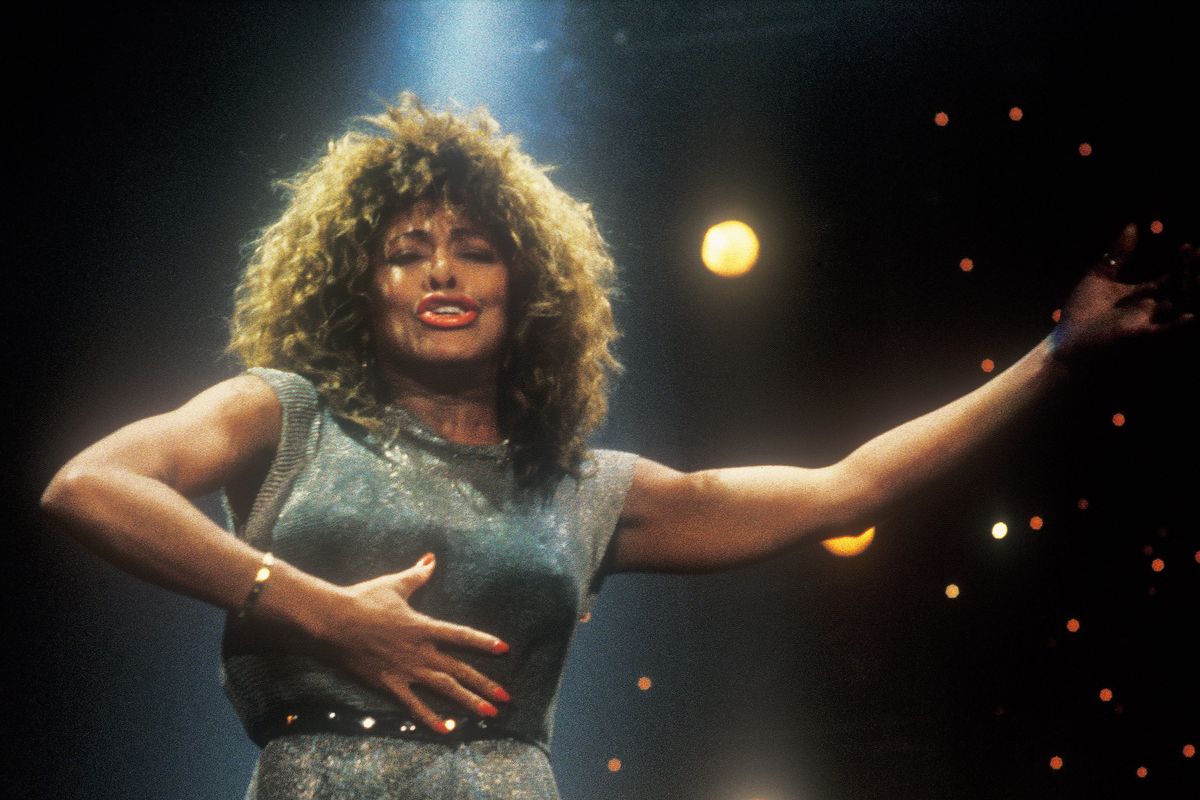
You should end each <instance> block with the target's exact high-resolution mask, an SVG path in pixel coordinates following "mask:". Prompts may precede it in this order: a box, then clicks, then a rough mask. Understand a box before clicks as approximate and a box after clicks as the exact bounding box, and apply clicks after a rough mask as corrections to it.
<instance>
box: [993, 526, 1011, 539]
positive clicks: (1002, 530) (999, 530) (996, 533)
mask: <svg viewBox="0 0 1200 800" xmlns="http://www.w3.org/2000/svg"><path fill="white" fill-rule="evenodd" d="M1005 536H1008V525H1006V524H1005V523H1003V522H997V523H996V524H995V525H993V526H992V538H993V539H1003V538H1004V537H1005Z"/></svg>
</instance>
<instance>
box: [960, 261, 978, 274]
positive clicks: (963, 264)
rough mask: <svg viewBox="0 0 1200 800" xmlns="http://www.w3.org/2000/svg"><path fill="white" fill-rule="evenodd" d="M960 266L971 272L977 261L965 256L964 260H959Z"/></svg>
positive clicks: (964, 270) (963, 269)
mask: <svg viewBox="0 0 1200 800" xmlns="http://www.w3.org/2000/svg"><path fill="white" fill-rule="evenodd" d="M958 268H959V269H961V270H962V271H963V272H970V271H971V270H973V269H975V261H974V260H973V259H970V258H964V259H963V260H962V261H959V262H958Z"/></svg>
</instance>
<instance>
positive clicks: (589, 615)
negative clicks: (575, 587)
mask: <svg viewBox="0 0 1200 800" xmlns="http://www.w3.org/2000/svg"><path fill="white" fill-rule="evenodd" d="M591 618H592V612H590V611H585V612H583V616H582V617H580V618H579V621H580V622H587V621H588V620H590V619H591Z"/></svg>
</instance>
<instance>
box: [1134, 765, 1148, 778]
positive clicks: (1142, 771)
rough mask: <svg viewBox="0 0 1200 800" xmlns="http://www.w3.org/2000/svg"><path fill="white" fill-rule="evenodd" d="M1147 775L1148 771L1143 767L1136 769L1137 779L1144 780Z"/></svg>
mask: <svg viewBox="0 0 1200 800" xmlns="http://www.w3.org/2000/svg"><path fill="white" fill-rule="evenodd" d="M1149 774H1150V770H1148V769H1146V768H1145V767H1138V768H1137V776H1138V777H1139V778H1144V777H1146V776H1147V775H1149Z"/></svg>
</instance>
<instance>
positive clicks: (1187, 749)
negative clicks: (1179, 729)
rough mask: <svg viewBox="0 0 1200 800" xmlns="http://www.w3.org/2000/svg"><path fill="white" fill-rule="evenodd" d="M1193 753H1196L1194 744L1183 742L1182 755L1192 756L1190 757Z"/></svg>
mask: <svg viewBox="0 0 1200 800" xmlns="http://www.w3.org/2000/svg"><path fill="white" fill-rule="evenodd" d="M1195 755H1196V745H1194V744H1185V745H1184V746H1183V757H1184V758H1192V757H1194V756H1195Z"/></svg>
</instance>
